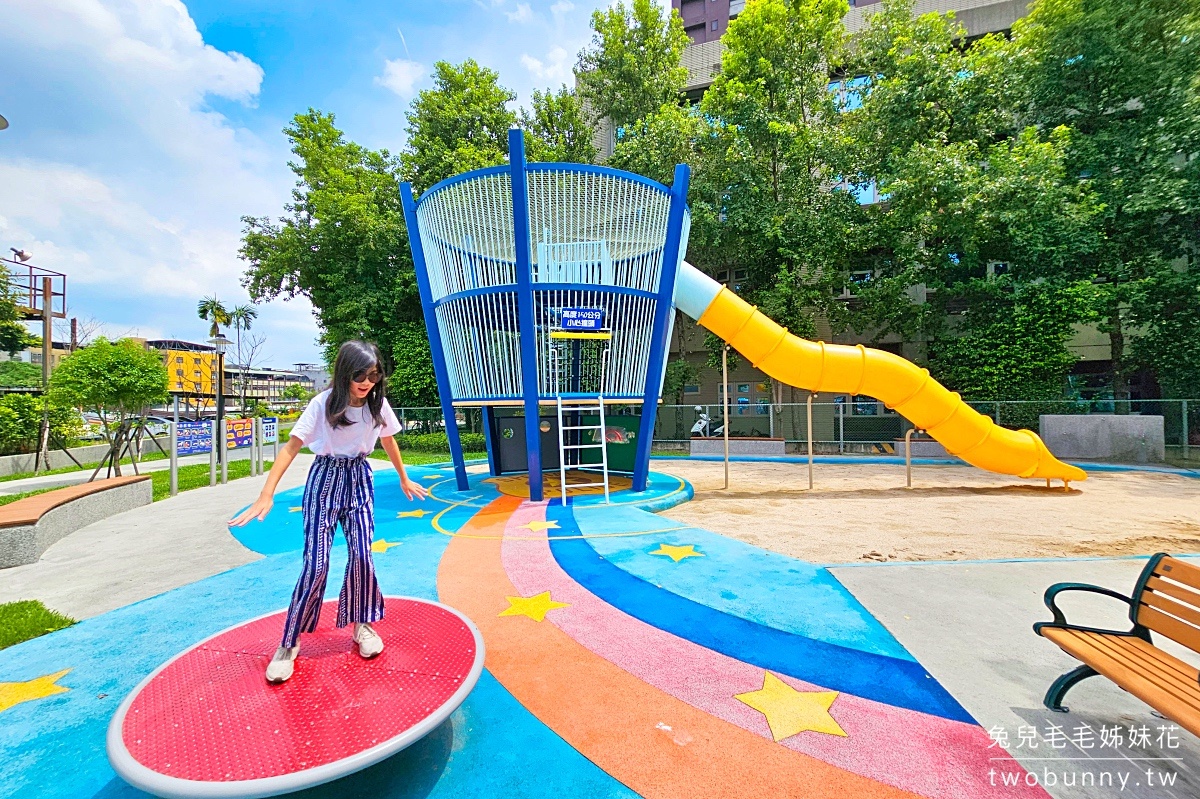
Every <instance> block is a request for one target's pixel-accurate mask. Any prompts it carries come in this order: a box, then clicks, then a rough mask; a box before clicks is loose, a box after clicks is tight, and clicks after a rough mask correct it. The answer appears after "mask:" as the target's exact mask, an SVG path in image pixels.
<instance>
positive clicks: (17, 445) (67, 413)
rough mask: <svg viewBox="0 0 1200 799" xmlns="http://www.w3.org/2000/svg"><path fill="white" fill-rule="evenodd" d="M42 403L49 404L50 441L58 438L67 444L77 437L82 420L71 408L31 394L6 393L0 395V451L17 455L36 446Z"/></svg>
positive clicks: (30, 450)
mask: <svg viewBox="0 0 1200 799" xmlns="http://www.w3.org/2000/svg"><path fill="white" fill-rule="evenodd" d="M45 403H49V406H50V433H51V441H52V444H53V442H54V441H56V440H57V441H60V442H62V443H63V444H65V445H67V446H70V445H71V444H73V443H75V441H76V440H78V438H79V435H80V433H82V432H83V422H82V420H81V419H80V418H79V413H78V412H77V411H76V410H75V409H74V408H71V407H67V406H63V405H61V404H59V403H57V402H55V401H53V400H48V399H45V398H42V397H35V396H33V395H32V394H5V395H4V396H0V454H3V455H16V454H19V453H22V452H33V451H34V450H36V449H37V447H38V436H39V435H40V434H41V432H42V408H43V407H44V405H45Z"/></svg>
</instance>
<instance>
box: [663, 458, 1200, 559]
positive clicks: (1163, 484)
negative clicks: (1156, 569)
mask: <svg viewBox="0 0 1200 799" xmlns="http://www.w3.org/2000/svg"><path fill="white" fill-rule="evenodd" d="M653 468H654V470H655V471H660V472H666V473H668V474H674V475H677V476H679V477H683V478H685V479H687V480H688V481H690V482H691V484H692V486H693V487H694V488H695V490H696V497H695V499H693V500H692V501H691V502H687V503H685V504H683V505H680V506H678V507H676V508H672V509H671V510H668V511H666V512H664V513H663V514H662V515H663V516H666V517H669V518H671V519H675V520H677V521H680V522H683V523H685V524H689V525H694V526H697V527H701V528H704V529H706V530H711V531H713V532H717V533H721V534H722V535H727V536H730V537H731V538H736V539H738V540H741V541H745V542H747V543H749V544H754V545H755V546H759V547H762V548H764V549H769V550H773V551H775V552H780V553H783V554H785V555H791V556H793V557H796V558H801V559H803V560H807V561H810V562H815V563H826V564H833V563H853V562H860V563H861V562H864V561H872V560H874V561H919V560H980V559H988V558H1043V557H1092V556H1105V557H1109V556H1116V555H1148V554H1152V553H1154V552H1160V551H1168V552H1174V553H1200V479H1195V478H1189V477H1183V476H1179V475H1173V474H1164V473H1154V472H1116V473H1113V472H1099V473H1093V474H1092V475H1091V476H1090V477H1089V479H1088V480H1086V481H1084V482H1081V483H1072V484H1071V487H1070V489H1069V490H1064V489H1063V486H1062V484H1061V483H1058V484H1056V485H1055V486H1054V487H1052V488H1046V487H1045V483H1044V482H1041V481H1032V480H1021V479H1019V478H1016V477H1009V476H1006V475H996V474H991V473H989V472H984V471H981V470H979V469H974V468H971V467H967V466H914V467H913V487H912V488H911V489H909V488H905V485H904V467H903V466H902V465H901V466H890V465H841V464H836V465H833V464H816V466H815V467H814V469H815V471H814V477H815V482H814V488H813V490H812V491H809V490H807V486H808V467H807V465H806V464H793V463H758V462H755V463H743V462H735V463H731V464H730V488H729V490H728V491H725V490H722V488H721V486H722V484H723V464H721V463H719V462H716V463H714V462H703V461H683V460H680V461H678V462H675V461H668V460H665V459H664V460H657V461H655V462H654V464H653Z"/></svg>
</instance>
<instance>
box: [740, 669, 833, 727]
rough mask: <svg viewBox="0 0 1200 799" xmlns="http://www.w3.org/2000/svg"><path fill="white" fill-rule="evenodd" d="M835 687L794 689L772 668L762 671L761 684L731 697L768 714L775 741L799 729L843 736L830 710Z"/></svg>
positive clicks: (768, 721)
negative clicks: (749, 690) (755, 689)
mask: <svg viewBox="0 0 1200 799" xmlns="http://www.w3.org/2000/svg"><path fill="white" fill-rule="evenodd" d="M837 696H838V692H837V691H797V690H796V689H795V688H793V687H791V686H790V685H788V684H787V683H785V682H784V681H783V680H781V679H779V678H778V677H776V676H775V675H774V674H772V673H771V672H769V671H768V672H764V673H763V687H762V688H761V689H759V690H757V691H751V692H749V693H745V694H734V697H733V698H734V699H737V700H738V701H740V702H742V703H743V704H746V705H749V706H750V707H752V708H754V709H755V710H757V711H758V712H759V713H762V714H763V715H764V716H766V717H767V726H768V727H770V728H771V735H772V736H773V737H774V738H775V740H776V741H782V740H783V739H784V738H790V737H791V736H793V735H796V734H798V733H802V732H823V733H825V734H826V735H840V736H842V737H843V738H845V737H847V736H846V731H845V730H843V729H842V728H841V727H840V726H838V723H837V722H836V721H834V720H833V716H831V715H830V714H829V708H830V706H832V705H833V700H834V699H837Z"/></svg>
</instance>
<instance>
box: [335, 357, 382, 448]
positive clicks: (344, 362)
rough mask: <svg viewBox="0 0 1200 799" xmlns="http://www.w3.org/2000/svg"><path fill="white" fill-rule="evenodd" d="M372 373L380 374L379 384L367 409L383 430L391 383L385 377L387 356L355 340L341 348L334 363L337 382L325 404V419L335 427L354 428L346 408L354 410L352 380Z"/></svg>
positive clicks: (368, 400)
mask: <svg viewBox="0 0 1200 799" xmlns="http://www.w3.org/2000/svg"><path fill="white" fill-rule="evenodd" d="M371 369H378V370H379V382H378V383H376V384H375V385H373V386H371V393H369V394H367V408H368V409H370V411H371V417H372V418H373V419H374V420H375V426H376V427H383V397H384V394H386V393H387V385H386V384H387V380H386V379H385V378H384V377H383V354H382V353H380V351H379V347H377V346H376V345H375V344H374V343H373V342H370V341H359V340H358V339H351V340H350V341H347V342H346V343H345V344H343V345H342V346H341V347H339V348H338V353H337V358H336V359H334V362H333V381H332V383H331V385H330V391H329V398H328V399H327V400H325V418H326V419H328V420H329V424H331V425H332V426H333V427H335V428H336V427H345V426H347V425H351V424H354V422H352V421H350V420H349V419H347V418H346V408H348V407H350V380H351V378H353V377H354V375H356V374H359V373H360V372H369V371H370V370H371Z"/></svg>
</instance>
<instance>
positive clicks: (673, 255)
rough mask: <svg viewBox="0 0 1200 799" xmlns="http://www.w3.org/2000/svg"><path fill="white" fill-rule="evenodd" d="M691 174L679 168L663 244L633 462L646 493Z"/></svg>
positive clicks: (640, 487)
mask: <svg viewBox="0 0 1200 799" xmlns="http://www.w3.org/2000/svg"><path fill="white" fill-rule="evenodd" d="M690 179H691V170H690V169H688V166H687V165H686V164H678V165H677V166H676V167H675V180H674V181H673V182H672V183H671V209H670V212H669V214H668V216H667V240H666V242H665V243H664V244H663V262H662V271H661V274H660V277H659V281H658V300H657V302H656V303H655V306H654V327H653V329H652V330H651V333H650V364H649V368H647V370H646V390H645V393H644V394H643V395H642V421H641V424H640V425H639V426H638V440H637V454H636V456H635V458H634V462H633V490H634V491H645V490H646V481H647V480H648V479H649V477H650V447H651V445H652V444H653V443H654V419H655V417H656V416H657V414H658V397H659V394H660V393H661V391H662V381H663V369H665V368H666V363H667V350H668V348H669V346H670V343H671V342H670V340H669V338H670V332H671V321H672V320H671V314H673V313H674V312H675V304H674V302H673V298H674V297H675V276H676V274H678V272H679V260H680V258H681V257H682V256H683V253H681V252H680V247H681V246H682V244H683V213H684V211H685V210H686V209H687V193H688V181H689V180H690Z"/></svg>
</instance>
